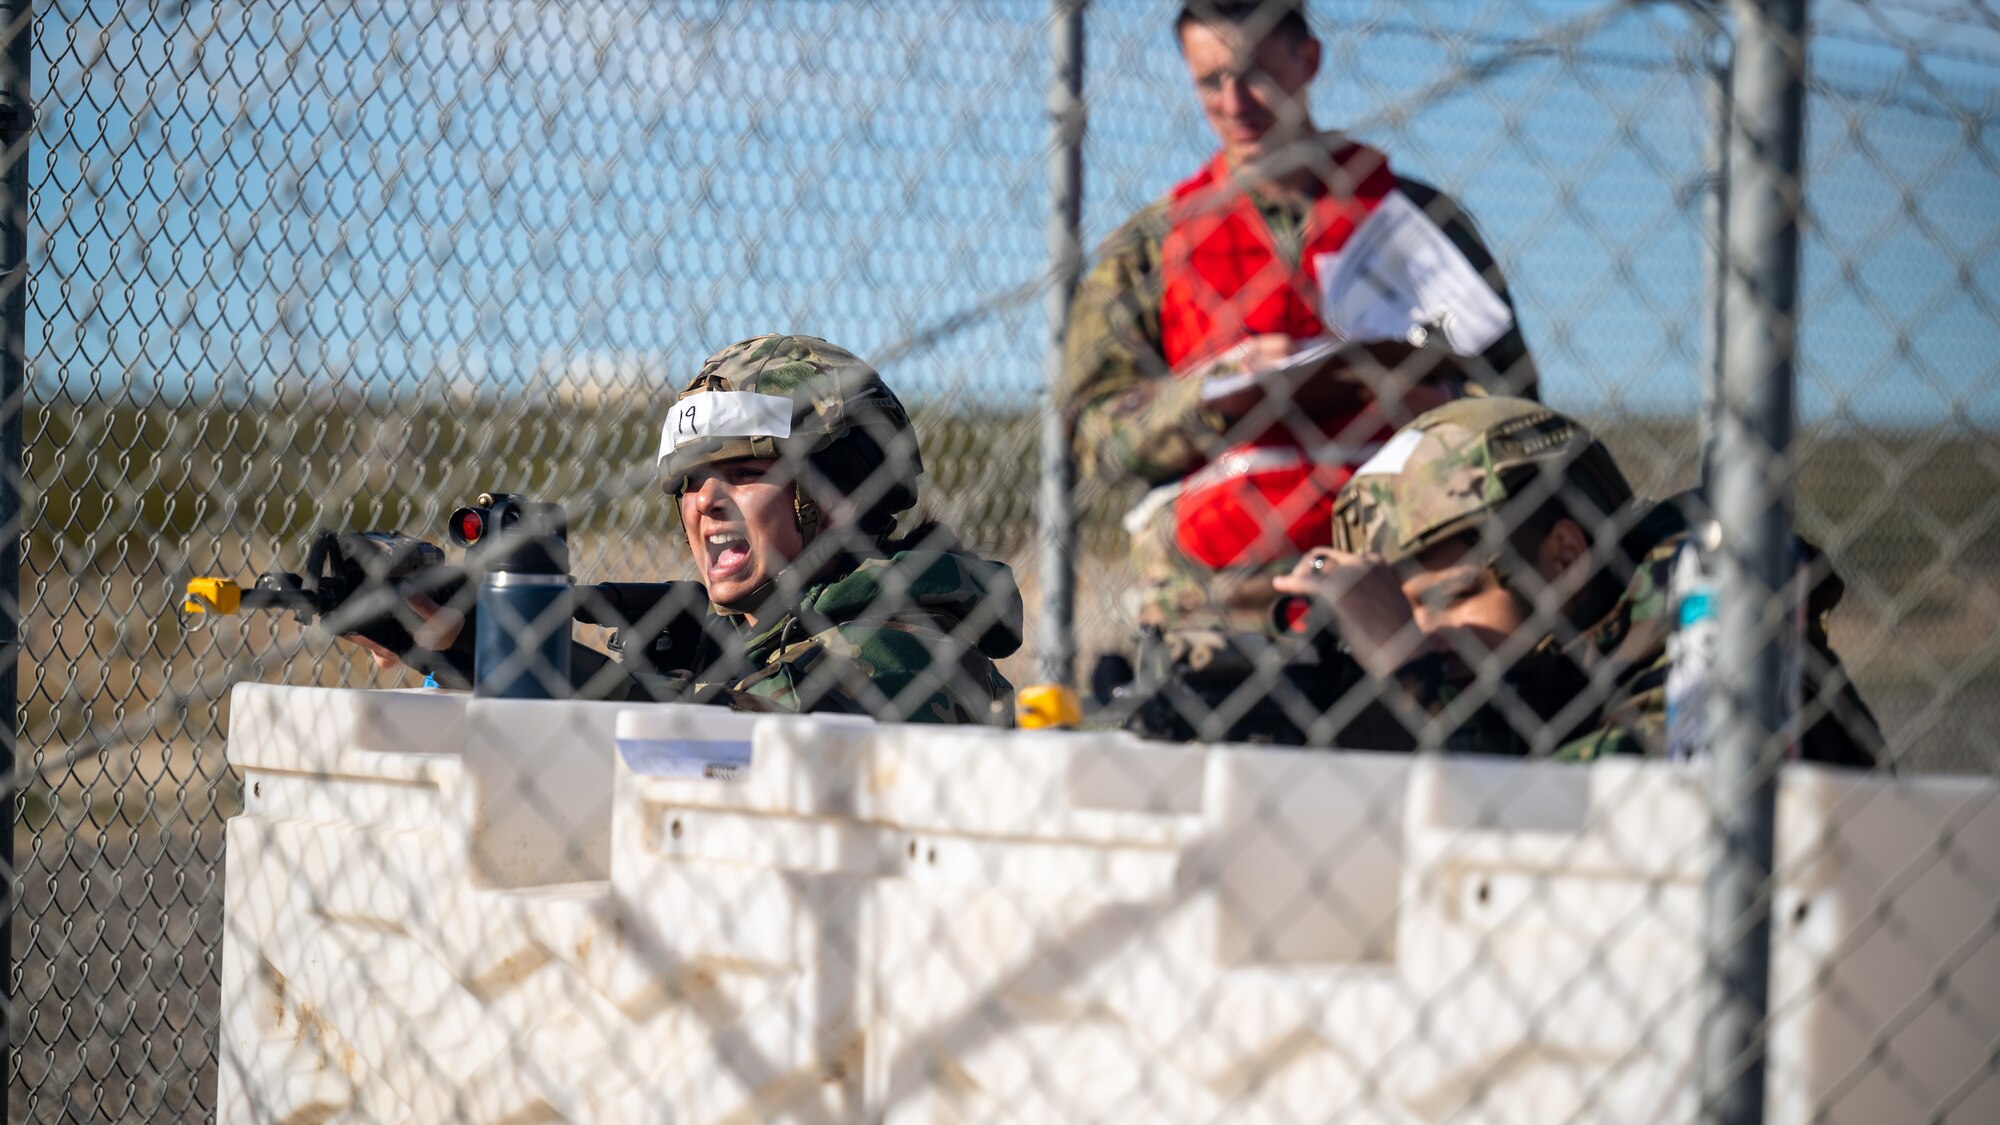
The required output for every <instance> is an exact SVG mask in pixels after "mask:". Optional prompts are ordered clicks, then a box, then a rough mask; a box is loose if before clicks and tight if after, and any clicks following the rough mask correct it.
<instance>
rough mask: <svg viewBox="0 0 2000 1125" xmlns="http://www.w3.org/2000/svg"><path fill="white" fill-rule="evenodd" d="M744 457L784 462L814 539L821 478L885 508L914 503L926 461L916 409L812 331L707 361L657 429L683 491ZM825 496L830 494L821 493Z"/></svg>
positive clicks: (757, 342) (668, 470)
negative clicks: (710, 469)
mask: <svg viewBox="0 0 2000 1125" xmlns="http://www.w3.org/2000/svg"><path fill="white" fill-rule="evenodd" d="M746 457H769V458H774V459H778V460H782V461H785V462H787V463H788V464H789V465H790V466H791V471H792V473H793V475H794V479H796V480H797V481H798V482H799V485H800V487H799V488H798V489H797V490H796V493H797V495H796V499H795V503H796V506H797V511H798V518H799V529H800V530H801V531H803V532H804V533H805V535H806V539H807V540H808V541H810V540H811V539H812V538H813V536H814V535H815V534H816V533H817V531H818V528H819V524H820V515H819V509H818V506H817V504H816V503H815V502H814V499H813V497H812V493H813V492H814V491H815V490H816V489H818V488H819V487H820V486H822V485H824V486H826V487H828V488H831V489H833V490H835V491H837V492H839V493H841V494H842V495H843V496H846V497H851V498H853V499H855V500H856V501H857V503H858V504H860V506H862V507H863V508H865V509H867V510H870V511H874V512H882V513H895V512H903V511H908V510H909V509H911V508H913V507H915V506H916V503H917V481H918V478H919V477H921V476H922V475H923V471H924V466H923V461H922V460H921V458H919V456H918V454H917V440H916V431H915V430H914V429H913V428H912V427H911V425H910V415H909V412H908V411H906V410H904V409H903V404H902V402H901V401H900V400H898V399H897V398H896V395H895V393H894V392H892V391H891V390H889V387H888V384H886V383H884V382H883V381H882V377H881V376H880V375H879V374H877V373H876V372H875V369H874V368H872V367H870V366H869V365H868V364H867V363H865V362H863V361H862V360H861V359H860V358H859V357H857V356H855V355H854V353H852V352H850V351H848V350H846V349H845V348H841V347H838V346H836V345H833V344H829V343H827V342H826V341H825V340H822V339H819V338H817V337H814V336H781V335H772V336H757V337H754V338H752V339H749V340H743V341H740V342H738V343H735V344H731V345H729V346H728V347H726V348H724V349H722V350H721V351H719V352H716V353H715V354H714V355H712V356H710V357H708V360H707V361H706V362H704V363H703V364H702V365H701V371H700V372H699V373H698V374H697V375H696V376H695V377H694V379H693V381H691V382H690V383H688V385H687V387H686V388H685V389H683V390H682V391H681V392H680V394H679V395H678V396H676V397H675V399H674V403H673V406H672V407H671V408H670V410H669V412H668V414H667V420H666V423H665V424H664V425H663V426H662V427H661V430H660V456H659V468H660V483H661V484H662V485H663V486H664V487H665V488H666V490H667V492H668V493H670V494H673V495H679V494H680V493H681V492H682V491H683V490H684V489H685V488H686V487H687V477H688V474H689V473H690V472H691V471H692V470H694V469H696V468H698V467H700V466H702V465H713V464H716V463H719V462H723V461H733V460H740V459H743V458H746ZM822 499H825V498H824V497H822Z"/></svg>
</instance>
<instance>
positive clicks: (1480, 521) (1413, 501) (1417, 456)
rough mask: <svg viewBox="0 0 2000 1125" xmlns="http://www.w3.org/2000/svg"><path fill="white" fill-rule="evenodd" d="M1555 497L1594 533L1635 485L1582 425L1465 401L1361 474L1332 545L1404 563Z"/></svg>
mask: <svg viewBox="0 0 2000 1125" xmlns="http://www.w3.org/2000/svg"><path fill="white" fill-rule="evenodd" d="M1557 498H1561V499H1563V500H1565V501H1567V502H1568V504H1569V507H1570V510H1571V511H1572V512H1575V513H1577V515H1578V516H1579V519H1580V521H1583V522H1585V526H1586V530H1589V531H1592V532H1593V533H1594V532H1595V527H1594V526H1591V523H1592V522H1594V521H1588V520H1587V516H1588V514H1589V513H1590V510H1591V509H1592V508H1594V509H1595V510H1596V513H1597V514H1598V515H1600V516H1609V515H1611V514H1613V513H1614V512H1616V511H1618V510H1619V509H1620V508H1621V507H1623V506H1624V505H1626V504H1628V503H1630V502H1631V500H1632V486H1631V485H1629V484H1627V483H1626V481H1625V475H1624V474H1623V473H1621V472H1619V471H1618V465H1617V463H1616V462H1614V461H1613V460H1612V459H1611V454H1610V452H1609V451H1608V450H1606V449H1605V448H1604V444H1603V443H1602V442H1600V441H1598V440H1597V439H1596V438H1595V437H1593V436H1592V435H1591V433H1590V431H1589V430H1588V429H1585V428H1584V426H1583V424H1582V423H1580V422H1578V421H1577V420H1576V419H1574V418H1571V417H1569V416H1567V415H1564V414H1560V413H1557V412H1556V411H1554V410H1551V409H1549V408H1548V407H1546V406H1543V405H1542V404H1541V403H1539V402H1531V401H1529V400H1527V399H1519V398H1479V397H1474V398H1463V399H1459V400H1457V401H1455V402H1449V403H1446V404H1445V405H1443V406H1440V407H1438V408H1437V409H1435V410H1431V411H1429V412H1427V413H1425V414H1423V415H1421V416H1420V417H1418V418H1417V420H1416V421H1414V422H1411V423H1410V424H1409V425H1408V426H1406V427H1404V428H1403V429H1402V430H1400V431H1398V432H1397V434H1396V436H1395V437H1393V438H1390V439H1389V442H1388V444H1386V445H1384V446H1383V447H1382V450H1381V452H1379V453H1377V454H1376V455H1375V456H1374V457H1372V458H1370V459H1369V460H1368V462H1367V463H1366V464H1364V465H1362V466H1361V468H1360V469H1358V470H1356V471H1355V474H1354V478H1353V479H1352V480H1350V481H1348V482H1347V486H1346V487H1345V488H1343V489H1341V492H1340V497H1339V499H1338V500H1337V501H1336V502H1335V507H1334V539H1335V545H1336V546H1339V547H1340V548H1342V549H1343V550H1348V551H1357V552H1363V553H1367V554H1375V555H1380V556H1382V557H1383V558H1384V559H1386V560H1388V561H1389V562H1392V563H1394V562H1400V561H1402V560H1404V559H1408V558H1410V557H1411V556H1413V555H1416V554H1418V553H1420V552H1422V551H1424V550H1426V549H1428V548H1430V547H1433V546H1436V545H1437V544H1439V543H1443V542H1445V541H1447V540H1449V539H1451V538H1453V537H1455V536H1458V535H1463V534H1465V533H1466V532H1468V531H1478V530H1480V529H1481V528H1482V527H1483V526H1484V525H1485V523H1486V522H1487V521H1488V520H1489V519H1491V518H1493V517H1494V516H1495V515H1496V514H1502V513H1503V511H1504V514H1505V516H1506V517H1507V518H1509V519H1513V520H1520V519H1525V518H1527V517H1528V516H1529V515H1531V514H1532V513H1533V512H1534V511H1535V510H1537V509H1539V508H1540V507H1542V504H1543V503H1544V502H1545V501H1547V500H1553V499H1557ZM1513 501H1518V503H1510V502H1513ZM1586 504H1587V505H1588V507H1586V506H1585V505H1586Z"/></svg>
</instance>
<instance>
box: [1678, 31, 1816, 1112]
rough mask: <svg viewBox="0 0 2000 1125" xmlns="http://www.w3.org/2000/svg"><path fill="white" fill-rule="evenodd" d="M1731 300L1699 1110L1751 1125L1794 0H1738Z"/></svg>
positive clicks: (1784, 436)
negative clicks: (1712, 862) (1712, 852)
mask: <svg viewBox="0 0 2000 1125" xmlns="http://www.w3.org/2000/svg"><path fill="white" fill-rule="evenodd" d="M1731 7H1732V9H1733V11H1734V12H1735V19H1736V29H1737V32H1736V57H1735V68H1734V81H1733V85H1734V91H1733V97H1732V103H1733V104H1732V111H1733V114H1732V115H1733V119H1734V120H1733V128H1732V131H1731V135H1730V140H1729V169H1730V185H1729V189H1730V190H1729V200H1728V211H1727V214H1728V228H1727V237H1728V243H1727V245H1728V268H1727V270H1726V274H1725V277H1724V280H1723V284H1724V286H1725V293H1726V296H1727V303H1728V308H1729V318H1728V324H1727V325H1726V336H1725V347H1724V352H1723V372H1722V384H1721V388H1720V390H1721V403H1720V406H1721V409H1720V410H1719V412H1718V418H1717V421H1718V426H1717V433H1716V449H1715V455H1716V456H1715V477H1714V481H1713V495H1712V497H1711V499H1712V500H1713V502H1714V506H1715V511H1716V517H1717V521H1718V522H1719V524H1720V525H1721V531H1722V547H1721V550H1720V551H1719V552H1718V554H1719V556H1720V558H1719V562H1720V579H1721V581H1720V584H1719V592H1720V595H1721V604H1720V607H1719V624H1720V628H1721V637H1720V643H1719V646H1718V650H1717V653H1716V662H1715V668H1714V676H1715V679H1714V681H1713V682H1714V683H1715V684H1717V685H1719V686H1721V690H1718V691H1715V692H1713V693H1712V695H1711V699H1712V701H1713V702H1712V706H1713V707H1714V712H1713V714H1712V715H1711V722H1712V723H1713V726H1712V728H1711V729H1712V730H1713V731H1714V734H1715V743H1714V752H1713V754H1712V763H1711V766H1712V770H1713V772H1712V774H1711V778H1710V783H1711V789H1710V800H1711V801H1712V803H1713V808H1714V813H1715V831H1716V833H1717V843H1718V848H1717V852H1716V857H1717V858H1716V866H1715V868H1714V870H1713V871H1712V872H1711V873H1710V876H1709V880H1708V886H1707V895H1706V902H1705V907H1706V919H1705V923H1704V925H1705V929H1706V933H1705V946H1706V949H1707V951H1708V980H1707V987H1708V996H1707V1008H1706V1011H1705V1012H1704V1020H1703V1028H1702V1052H1701V1064H1702V1068H1703V1073H1702V1115H1703V1119H1704V1120H1706V1121H1713V1122H1729V1123H1741V1122H1754V1121H1761V1120H1762V1119H1763V1114H1764V1066H1765V1051H1764V1042H1765V1019H1766V1014H1767V1010H1768V1009H1767V1005H1768V1000H1769V996H1768V993H1769V986H1770V933H1771V929H1770V921H1771V900H1770V889H1771V868H1772V859H1773V853H1774V836H1775V820H1776V811H1777V771H1778V766H1779V764H1780V763H1781V762H1782V761H1783V758H1784V740H1785V725H1786V708H1787V704H1788V700H1787V698H1786V692H1785V690H1784V652H1783V638H1784V634H1785V621H1786V619H1787V616H1788V615H1787V613H1786V612H1785V605H1784V598H1783V591H1785V590H1786V589H1787V588H1788V586H1789V583H1790V579H1791V571H1792V569H1793V555H1792V546H1791V532H1792V528H1791V495H1792V480H1791V448H1792V415H1793V386H1792V383H1793V377H1794V369H1793V363H1794V357H1795V354H1796V343H1797V328H1798V320H1797V315H1798V309H1797V297H1798V268H1799V216H1800V209H1801V202H1802V180H1801V159H1800V147H1801V136H1802V132H1803V129H1802V124H1803V121H1802V119H1803V116H1804V91H1805V0H1734V3H1732V5H1731Z"/></svg>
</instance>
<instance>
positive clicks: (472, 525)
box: [458, 508, 486, 545]
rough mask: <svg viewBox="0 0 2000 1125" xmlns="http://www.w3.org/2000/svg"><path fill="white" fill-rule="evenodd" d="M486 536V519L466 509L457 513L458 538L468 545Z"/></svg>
mask: <svg viewBox="0 0 2000 1125" xmlns="http://www.w3.org/2000/svg"><path fill="white" fill-rule="evenodd" d="M484 534H486V517H485V516H482V515H480V514H479V513H478V512H475V511H473V510H471V509H470V508H467V509H465V510H463V511H460V512H459V513H458V537H459V539H461V540H463V541H464V542H465V543H466V544H468V545H470V544H473V543H477V542H479V537H480V536H481V535H484Z"/></svg>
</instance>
